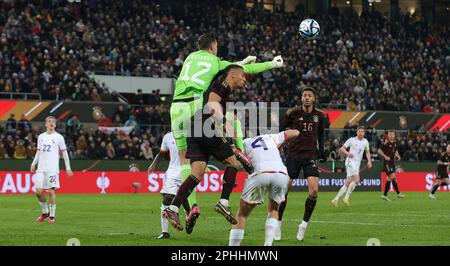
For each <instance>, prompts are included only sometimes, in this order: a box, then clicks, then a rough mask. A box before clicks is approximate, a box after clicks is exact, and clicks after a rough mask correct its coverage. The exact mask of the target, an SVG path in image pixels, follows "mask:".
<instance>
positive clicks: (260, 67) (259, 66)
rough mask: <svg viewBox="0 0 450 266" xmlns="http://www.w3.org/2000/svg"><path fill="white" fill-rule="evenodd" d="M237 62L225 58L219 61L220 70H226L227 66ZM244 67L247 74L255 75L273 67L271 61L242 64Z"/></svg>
mask: <svg viewBox="0 0 450 266" xmlns="http://www.w3.org/2000/svg"><path fill="white" fill-rule="evenodd" d="M232 64H236V63H232V62H229V61H225V60H220V61H219V70H224V69H225V68H227V66H229V65H232ZM242 67H243V68H244V73H245V74H251V75H255V74H258V73H261V72H264V71H266V70H269V69H272V63H271V62H264V63H254V64H248V65H242Z"/></svg>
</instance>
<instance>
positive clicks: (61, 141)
mask: <svg viewBox="0 0 450 266" xmlns="http://www.w3.org/2000/svg"><path fill="white" fill-rule="evenodd" d="M58 147H59V150H60V151H65V150H67V146H66V141H65V140H64V137H63V136H60V137H59V145H58Z"/></svg>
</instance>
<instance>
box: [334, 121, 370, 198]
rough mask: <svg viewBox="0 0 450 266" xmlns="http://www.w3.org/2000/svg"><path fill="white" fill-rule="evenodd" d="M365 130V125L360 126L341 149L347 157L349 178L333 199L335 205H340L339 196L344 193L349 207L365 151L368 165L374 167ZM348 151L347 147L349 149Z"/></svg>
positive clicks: (346, 166)
mask: <svg viewBox="0 0 450 266" xmlns="http://www.w3.org/2000/svg"><path fill="white" fill-rule="evenodd" d="M364 135H365V130H364V127H363V126H360V127H358V129H357V131H356V137H351V138H349V139H348V140H347V141H346V142H345V143H344V145H342V147H341V148H340V149H339V151H340V152H341V153H342V154H344V155H345V157H347V158H346V159H345V169H346V171H347V179H346V180H345V184H344V185H343V186H342V187H341V189H340V190H339V192H338V193H337V195H336V197H335V198H334V199H333V200H332V201H331V204H332V205H333V206H335V207H338V202H339V198H341V197H342V196H343V195H344V194H345V197H344V198H343V199H342V202H344V205H345V206H347V207H349V206H350V202H349V198H350V194H352V192H353V190H354V189H355V187H356V185H357V184H358V183H359V180H360V176H359V173H360V170H359V167H360V165H361V161H362V159H363V155H364V152H365V153H366V157H367V167H368V168H372V162H371V157H370V150H369V141H367V139H366V138H364ZM349 148H350V150H349V151H347V149H349Z"/></svg>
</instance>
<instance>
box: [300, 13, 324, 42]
mask: <svg viewBox="0 0 450 266" xmlns="http://www.w3.org/2000/svg"><path fill="white" fill-rule="evenodd" d="M298 32H299V33H300V36H302V38H303V39H305V40H313V39H315V38H317V36H319V33H320V26H319V23H317V21H315V20H314V19H311V18H308V19H305V20H303V21H302V23H300V26H299V27H298Z"/></svg>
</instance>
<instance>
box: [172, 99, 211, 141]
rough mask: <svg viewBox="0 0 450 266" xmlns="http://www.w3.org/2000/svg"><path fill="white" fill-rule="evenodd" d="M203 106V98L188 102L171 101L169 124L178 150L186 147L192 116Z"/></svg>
mask: <svg viewBox="0 0 450 266" xmlns="http://www.w3.org/2000/svg"><path fill="white" fill-rule="evenodd" d="M202 107H203V99H202V98H201V97H200V98H197V99H195V100H192V101H190V102H182V101H179V102H172V105H171V106H170V124H171V127H172V132H173V137H174V138H175V142H176V144H177V148H178V150H185V149H187V139H186V138H187V136H188V132H189V130H190V127H189V125H190V121H191V118H192V116H193V115H194V114H195V112H197V110H200V109H201V108H202Z"/></svg>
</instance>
